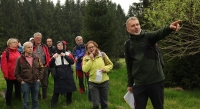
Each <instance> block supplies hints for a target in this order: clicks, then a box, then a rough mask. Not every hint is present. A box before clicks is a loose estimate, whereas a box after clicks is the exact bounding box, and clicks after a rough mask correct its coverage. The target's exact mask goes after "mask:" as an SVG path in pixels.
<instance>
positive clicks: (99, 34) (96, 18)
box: [82, 0, 125, 66]
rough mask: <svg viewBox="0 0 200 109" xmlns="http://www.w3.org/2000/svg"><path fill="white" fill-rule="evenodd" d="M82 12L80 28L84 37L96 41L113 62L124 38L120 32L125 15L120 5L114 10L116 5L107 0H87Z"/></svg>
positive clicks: (118, 53)
mask: <svg viewBox="0 0 200 109" xmlns="http://www.w3.org/2000/svg"><path fill="white" fill-rule="evenodd" d="M84 14H85V16H84V17H83V20H84V21H83V30H82V35H83V37H84V39H85V40H86V41H89V40H94V41H95V42H97V44H98V45H99V47H98V48H100V49H101V50H102V51H104V52H105V53H106V54H107V55H108V56H109V57H110V58H111V60H112V62H113V63H114V64H115V63H116V62H117V60H118V59H119V55H120V53H122V52H123V51H122V50H123V46H122V44H123V42H124V40H125V38H124V34H123V33H125V32H122V31H123V28H122V25H123V21H124V19H125V17H124V14H123V11H122V9H121V7H119V6H118V8H117V10H116V5H115V4H112V2H110V1H108V0H101V1H98V0H88V1H87V5H86V7H85V13H84ZM116 18H119V19H118V20H116ZM120 27H121V28H120ZM121 32H122V33H121ZM116 39H117V40H116ZM116 48H117V49H116ZM115 65H116V64H115ZM115 65H114V66H115Z"/></svg>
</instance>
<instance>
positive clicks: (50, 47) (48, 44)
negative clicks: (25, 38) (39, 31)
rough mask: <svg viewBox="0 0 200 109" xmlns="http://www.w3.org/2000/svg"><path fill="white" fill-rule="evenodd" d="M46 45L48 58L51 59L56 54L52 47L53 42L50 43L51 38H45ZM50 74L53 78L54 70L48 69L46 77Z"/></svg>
mask: <svg viewBox="0 0 200 109" xmlns="http://www.w3.org/2000/svg"><path fill="white" fill-rule="evenodd" d="M46 45H47V47H48V51H49V55H50V58H51V57H52V56H53V55H54V54H55V53H56V47H55V46H53V42H52V39H51V38H47V40H46ZM50 73H51V75H52V77H54V75H55V69H54V68H49V69H48V76H49V74H50Z"/></svg>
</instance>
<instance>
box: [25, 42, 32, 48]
mask: <svg viewBox="0 0 200 109" xmlns="http://www.w3.org/2000/svg"><path fill="white" fill-rule="evenodd" d="M28 45H33V43H32V42H25V43H24V44H23V50H24V49H25V48H26V47H27V46H28Z"/></svg>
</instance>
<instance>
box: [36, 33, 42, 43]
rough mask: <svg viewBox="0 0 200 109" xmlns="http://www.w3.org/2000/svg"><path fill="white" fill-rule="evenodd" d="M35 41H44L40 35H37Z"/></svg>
mask: <svg viewBox="0 0 200 109" xmlns="http://www.w3.org/2000/svg"><path fill="white" fill-rule="evenodd" d="M34 42H35V43H36V44H41V42H42V36H40V35H37V36H35V37H34Z"/></svg>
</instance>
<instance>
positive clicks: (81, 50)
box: [72, 44, 85, 70]
mask: <svg viewBox="0 0 200 109" xmlns="http://www.w3.org/2000/svg"><path fill="white" fill-rule="evenodd" d="M72 53H73V56H74V59H75V58H78V61H77V62H76V70H82V65H81V64H82V60H83V56H84V55H85V44H82V45H76V46H75V47H74V49H73V51H72Z"/></svg>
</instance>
